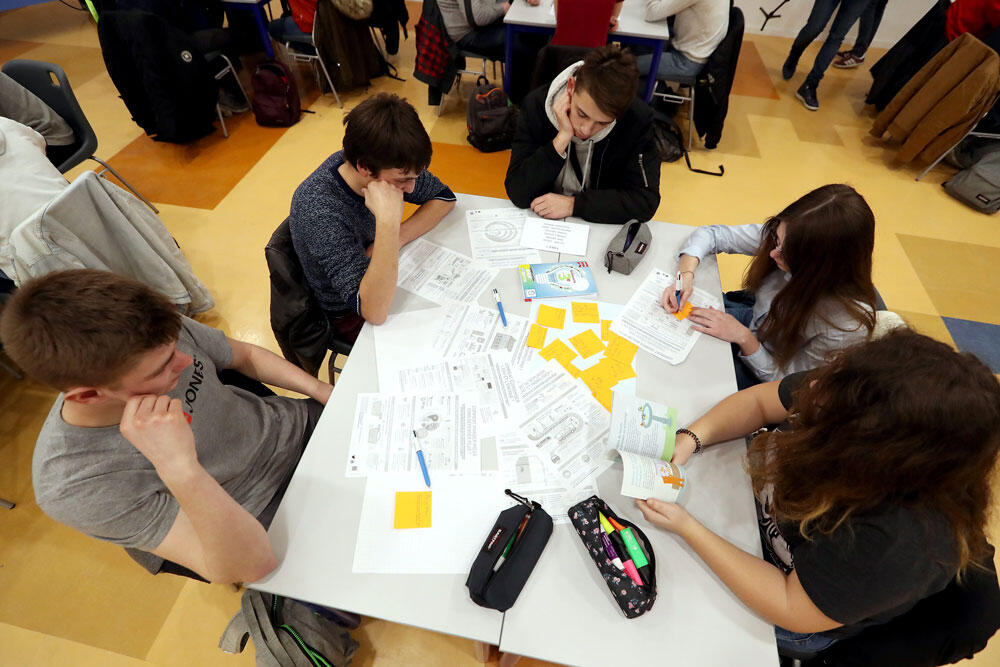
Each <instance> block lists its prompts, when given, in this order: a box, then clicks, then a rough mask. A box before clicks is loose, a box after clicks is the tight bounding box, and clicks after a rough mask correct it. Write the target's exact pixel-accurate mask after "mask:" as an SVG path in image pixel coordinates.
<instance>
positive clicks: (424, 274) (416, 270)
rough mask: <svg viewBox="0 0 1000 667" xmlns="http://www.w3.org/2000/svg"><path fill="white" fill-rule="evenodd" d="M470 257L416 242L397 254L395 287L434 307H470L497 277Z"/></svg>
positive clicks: (411, 242)
mask: <svg viewBox="0 0 1000 667" xmlns="http://www.w3.org/2000/svg"><path fill="white" fill-rule="evenodd" d="M496 274H497V272H496V270H495V269H490V268H486V267H483V266H480V265H478V264H477V263H476V262H474V261H473V260H472V258H471V257H466V256H465V255H462V254H460V253H457V252H455V251H454V250H449V249H448V248H445V247H442V246H439V245H437V244H436V243H431V242H430V241H428V240H426V239H415V240H413V241H410V242H409V243H408V244H406V245H405V246H403V248H402V250H400V251H399V276H398V280H397V283H396V284H397V285H398V286H399V287H402V288H403V289H405V290H407V291H409V292H413V293H414V294H418V295H420V296H422V297H424V298H425V299H430V300H431V301H434V302H436V303H442V304H444V303H451V302H453V301H458V302H461V303H471V302H473V301H475V300H476V299H478V298H479V295H480V294H481V293H482V291H483V290H484V289H486V286H487V285H488V284H490V283H491V282H492V281H493V279H494V278H495V277H496Z"/></svg>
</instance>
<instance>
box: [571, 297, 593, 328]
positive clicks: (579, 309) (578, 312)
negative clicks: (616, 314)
mask: <svg viewBox="0 0 1000 667" xmlns="http://www.w3.org/2000/svg"><path fill="white" fill-rule="evenodd" d="M570 306H571V307H572V308H573V321H574V322H582V323H584V324H597V323H598V322H600V321H601V315H600V313H598V312H597V303H595V302H593V301H574V302H573V303H571V304H570Z"/></svg>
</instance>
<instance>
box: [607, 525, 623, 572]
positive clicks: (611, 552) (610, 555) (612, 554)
mask: <svg viewBox="0 0 1000 667" xmlns="http://www.w3.org/2000/svg"><path fill="white" fill-rule="evenodd" d="M601 542H603V543H604V551H605V553H607V554H608V558H610V559H611V562H612V563H614V566H615V567H617V568H618V569H619V570H624V569H625V566H624V565H622V559H621V558H619V557H618V554H617V553H615V548H614V547H613V546H612V545H611V540H609V539H608V536H607V534H606V533H601Z"/></svg>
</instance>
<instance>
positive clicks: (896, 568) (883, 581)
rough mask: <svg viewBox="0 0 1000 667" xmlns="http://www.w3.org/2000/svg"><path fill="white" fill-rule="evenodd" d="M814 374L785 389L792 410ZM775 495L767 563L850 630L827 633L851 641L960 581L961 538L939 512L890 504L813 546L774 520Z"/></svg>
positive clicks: (766, 529) (762, 509) (767, 521)
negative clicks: (790, 575) (789, 575)
mask: <svg viewBox="0 0 1000 667" xmlns="http://www.w3.org/2000/svg"><path fill="white" fill-rule="evenodd" d="M806 376H807V373H795V374H792V375H789V376H788V377H786V378H785V379H784V380H782V381H781V384H780V385H778V395H779V397H780V398H781V402H782V405H784V406H785V408H786V409H787V408H790V407H791V405H792V400H791V399H792V393H793V392H794V390H795V389H796V388H797V387H798V386H799V384H801V382H802V381H803V379H804V378H805V377H806ZM876 444H877V443H873V446H875V445H876ZM770 496H771V494H770V491H769V490H768V489H764V490H763V491H762V492H761V498H759V499H758V500H759V503H758V519H759V521H760V530H761V536H762V541H763V543H764V546H765V558H767V559H768V560H770V561H771V562H772V563H774V564H775V565H777V566H778V567H780V568H782V570H784V571H785V572H791V571H792V570H793V569H794V570H795V572H797V573H798V577H799V581H800V582H801V583H802V588H803V589H804V590H805V592H806V594H807V595H808V596H809V599H810V600H812V602H813V604H815V605H816V606H817V607H818V608H819V610H820V611H822V612H823V613H824V614H826V615H827V616H829V617H830V618H832V619H833V620H835V621H839V622H840V623H843V624H844V627H841V628H835V629H833V630H828V631H827V632H824V633H823V634H824V635H828V636H831V637H837V638H844V637H848V636H850V635H853V634H856V633H857V632H859V631H860V630H862V629H863V628H864V627H866V626H870V625H877V624H881V623H885V622H887V621H889V620H890V619H892V618H894V617H896V616H899V615H900V614H902V613H904V612H905V611H907V610H908V609H910V608H911V607H912V606H913V605H915V604H916V603H917V602H918V601H920V600H921V599H923V598H925V597H928V596H930V595H933V594H935V593H937V592H938V591H941V590H943V589H944V588H945V586H947V585H948V583H949V582H950V581H951V580H952V579H953V578H954V576H955V570H956V567H957V552H956V545H955V540H954V533H953V531H952V529H951V526H950V525H949V523H948V521H947V520H946V519H945V517H944V516H943V515H941V514H939V513H938V512H936V511H935V510H932V509H928V508H916V507H904V506H883V507H880V508H878V509H876V510H874V511H871V512H868V513H865V514H864V515H860V516H855V517H853V518H851V519H850V520H849V521H847V522H845V524H843V525H842V526H840V527H839V528H837V529H836V530H835V531H833V532H832V533H831V534H829V535H824V534H822V533H817V534H815V535H812V536H811V537H812V539H810V540H807V539H805V538H804V537H803V536H802V534H801V533H800V532H799V526H798V524H794V523H787V522H776V521H775V520H774V519H773V518H772V517H771V516H770V514H769V512H768V504H769V499H770Z"/></svg>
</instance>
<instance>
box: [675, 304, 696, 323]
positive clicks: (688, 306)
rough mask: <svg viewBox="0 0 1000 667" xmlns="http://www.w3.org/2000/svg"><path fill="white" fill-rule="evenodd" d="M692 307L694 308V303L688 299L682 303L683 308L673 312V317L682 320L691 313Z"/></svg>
mask: <svg viewBox="0 0 1000 667" xmlns="http://www.w3.org/2000/svg"><path fill="white" fill-rule="evenodd" d="M692 308H694V305H693V304H692V303H691V302H690V301H688V302H687V303H685V304H684V307H683V308H681V309H680V310H678V311H677V312H676V313H674V317H676V318H677V319H679V320H683V319H684V318H685V317H687V316H688V315H690V314H691V309H692Z"/></svg>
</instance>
